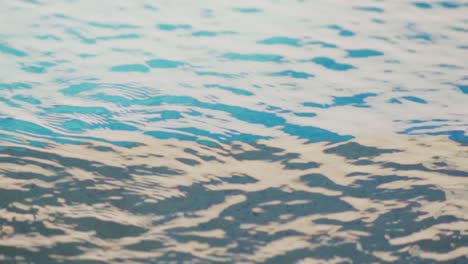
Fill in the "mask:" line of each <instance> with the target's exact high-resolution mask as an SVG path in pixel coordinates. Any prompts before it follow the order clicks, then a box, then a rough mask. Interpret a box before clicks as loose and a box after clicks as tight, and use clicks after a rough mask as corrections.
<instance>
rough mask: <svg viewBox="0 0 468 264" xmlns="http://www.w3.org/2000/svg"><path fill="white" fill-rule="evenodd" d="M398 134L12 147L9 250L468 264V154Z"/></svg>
mask: <svg viewBox="0 0 468 264" xmlns="http://www.w3.org/2000/svg"><path fill="white" fill-rule="evenodd" d="M396 140H397V138H395V141H396ZM398 140H400V141H396V142H387V144H381V145H382V146H379V147H377V145H375V143H376V142H375V141H374V142H373V143H374V144H370V143H371V142H364V143H363V142H357V141H351V142H345V143H334V144H329V143H306V144H304V141H303V140H298V139H294V138H288V139H283V140H263V141H260V142H256V143H242V142H235V143H232V144H224V145H221V148H206V147H205V146H204V145H200V144H197V143H194V142H185V141H178V140H172V141H167V140H159V141H158V140H149V141H147V142H141V144H140V146H139V147H134V148H132V149H124V148H121V147H116V146H113V145H109V144H107V145H106V144H105V143H99V142H90V143H88V144H87V145H63V144H55V143H50V146H53V147H49V148H46V149H40V148H32V147H25V146H18V145H15V144H7V145H4V146H2V151H1V152H0V164H2V166H1V168H0V175H1V182H2V185H1V187H0V188H1V192H0V205H1V208H2V209H1V211H2V213H1V217H0V225H1V226H2V232H1V234H0V252H1V253H2V254H3V255H4V260H5V261H7V262H12V261H13V260H14V259H16V257H19V258H20V259H23V260H24V261H26V262H27V261H35V262H48V263H55V262H60V261H65V260H67V261H71V260H73V261H74V262H78V263H81V262H85V263H86V262H88V261H91V262H100V261H103V262H107V261H112V262H119V261H131V260H133V261H141V260H153V261H154V262H160V261H163V262H164V261H167V262H170V261H175V262H181V261H184V260H185V261H193V262H213V263H216V262H220V263H221V262H224V263H225V262H267V263H290V262H294V261H299V260H306V259H308V260H310V261H319V260H323V261H331V260H334V259H341V260H343V261H345V260H348V261H351V260H353V261H358V262H360V263H372V262H394V261H402V262H412V263H417V262H421V263H423V262H427V261H429V260H431V259H432V260H444V259H445V260H450V261H453V262H457V261H462V260H463V259H464V258H465V256H464V254H463V253H462V252H460V251H459V250H458V249H460V248H463V247H464V246H466V241H467V239H468V236H467V235H466V233H464V232H465V231H466V220H465V218H464V215H463V214H460V212H461V211H462V210H466V209H467V208H466V204H465V203H464V202H463V201H464V198H465V195H464V194H463V190H464V189H463V188H466V184H467V182H466V175H465V174H466V168H464V167H463V166H466V163H465V164H463V163H462V162H461V161H462V160H463V159H465V158H466V150H464V149H463V148H462V147H460V146H458V145H456V144H455V143H452V142H449V141H446V140H442V141H440V140H439V141H436V140H432V139H426V142H424V144H422V143H421V144H420V143H419V142H417V141H402V140H404V139H403V138H400V139H398ZM432 141H433V142H432ZM432 143H434V144H432ZM54 144H55V145H54ZM385 145H387V146H385ZM441 145H444V148H441V150H442V151H441V152H440V153H437V154H438V156H436V157H434V156H433V155H431V154H429V153H427V149H428V148H432V149H437V146H439V147H440V146H441ZM389 146H391V148H390V147H389ZM395 146H399V148H395ZM449 146H450V148H451V151H448V152H447V151H445V150H444V149H445V148H446V147H449ZM294 149H298V150H299V149H300V150H301V151H300V152H294V151H291V150H294ZM414 151H417V152H419V153H421V155H419V156H418V157H415V156H414ZM444 151H445V153H444ZM408 152H411V153H408ZM432 154H435V153H432ZM84 157H86V159H85V158H84ZM357 161H361V163H357ZM362 161H366V162H364V163H363V162H362ZM442 161H445V162H442ZM356 163H357V164H356ZM449 163H450V164H449ZM439 166H443V167H446V168H444V169H433V168H432V167H439ZM460 166H461V167H460ZM450 178H452V179H454V180H456V181H454V180H452V181H450ZM460 184H463V185H464V187H462V186H460ZM456 185H458V186H456ZM457 188H458V194H457ZM460 191H461V193H460ZM460 195H462V196H460ZM433 236H436V237H437V239H434V238H433Z"/></svg>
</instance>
